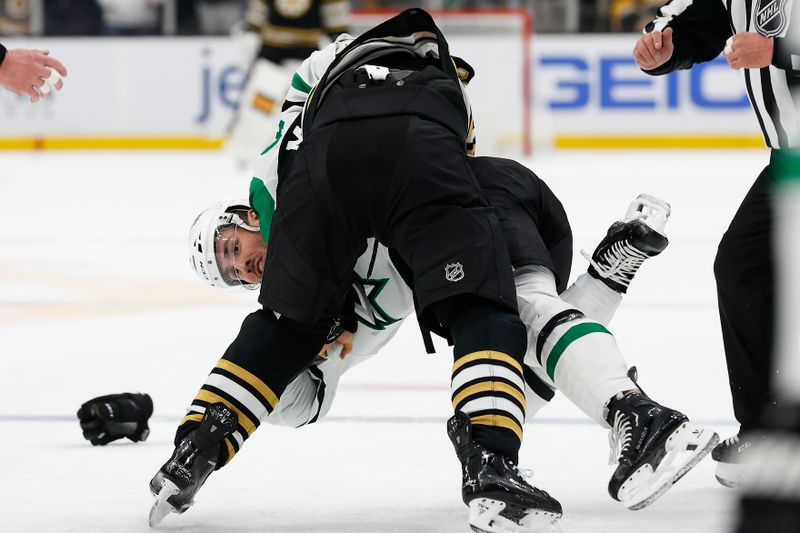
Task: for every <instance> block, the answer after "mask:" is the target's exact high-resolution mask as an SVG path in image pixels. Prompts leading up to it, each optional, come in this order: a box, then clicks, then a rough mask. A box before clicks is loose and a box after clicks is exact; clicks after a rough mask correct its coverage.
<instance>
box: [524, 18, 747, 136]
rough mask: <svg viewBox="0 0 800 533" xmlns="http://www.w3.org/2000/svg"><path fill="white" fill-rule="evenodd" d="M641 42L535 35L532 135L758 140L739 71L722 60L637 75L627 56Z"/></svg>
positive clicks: (632, 37) (621, 38) (622, 37)
mask: <svg viewBox="0 0 800 533" xmlns="http://www.w3.org/2000/svg"><path fill="white" fill-rule="evenodd" d="M638 37H639V36H638V35H635V34H631V35H609V36H597V35H585V36H540V37H537V38H536V39H535V40H534V63H535V64H534V69H533V72H534V74H533V82H534V83H533V87H534V89H533V98H534V116H535V122H534V130H536V128H539V131H538V132H536V131H535V133H537V137H540V136H541V135H543V134H546V135H556V136H558V135H565V134H566V135H569V134H601V133H611V134H620V135H623V134H630V135H637V134H645V135H670V134H671V135H680V134H690V135H701V134H704V135H714V134H725V135H745V136H749V135H754V136H758V135H759V131H760V130H759V129H758V124H757V121H756V118H755V115H754V114H753V111H752V110H751V109H750V103H749V101H748V99H747V94H746V92H745V85H744V79H743V77H742V73H741V72H737V71H735V70H733V69H731V68H730V67H729V66H728V64H727V62H726V61H725V59H724V57H718V58H717V59H715V60H714V61H710V62H707V63H700V64H697V65H695V66H694V67H693V68H692V69H690V70H683V71H678V72H674V73H671V74H669V75H666V76H649V75H647V74H645V73H643V72H642V71H641V70H639V67H638V66H637V65H636V63H635V62H634V60H633V56H632V54H631V51H632V49H633V47H634V44H635V42H636V40H637V39H638ZM543 130H546V131H545V132H544V133H543Z"/></svg>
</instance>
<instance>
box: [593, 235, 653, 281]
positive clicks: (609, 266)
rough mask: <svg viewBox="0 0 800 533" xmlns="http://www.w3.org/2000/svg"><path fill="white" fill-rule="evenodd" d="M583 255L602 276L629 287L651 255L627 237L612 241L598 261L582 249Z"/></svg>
mask: <svg viewBox="0 0 800 533" xmlns="http://www.w3.org/2000/svg"><path fill="white" fill-rule="evenodd" d="M581 255H582V256H583V257H585V258H586V260H587V261H589V264H591V265H592V266H593V267H594V269H595V270H596V271H597V273H598V274H599V275H600V277H602V278H606V279H610V280H611V281H614V282H616V283H619V284H620V285H624V286H625V287H627V286H628V285H629V284H630V281H631V279H632V278H633V276H634V275H635V274H636V271H637V270H639V267H640V266H642V263H644V261H645V259H647V258H648V257H649V256H648V255H647V254H645V253H644V252H641V251H640V250H638V249H637V248H636V247H634V246H632V245H631V244H630V243H629V242H628V241H627V239H626V240H624V241H619V242H615V243H612V244H611V246H610V247H609V249H608V250H606V251H605V252H604V253H603V254H602V255H601V256H600V257H599V258H598V260H597V261H595V260H594V259H592V256H591V254H589V253H588V252H587V251H586V250H581Z"/></svg>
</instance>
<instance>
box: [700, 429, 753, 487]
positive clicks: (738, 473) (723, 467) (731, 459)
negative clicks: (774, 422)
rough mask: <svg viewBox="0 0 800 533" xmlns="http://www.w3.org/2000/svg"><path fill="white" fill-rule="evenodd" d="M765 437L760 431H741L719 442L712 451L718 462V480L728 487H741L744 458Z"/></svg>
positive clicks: (716, 474) (712, 456)
mask: <svg viewBox="0 0 800 533" xmlns="http://www.w3.org/2000/svg"><path fill="white" fill-rule="evenodd" d="M763 438H764V436H763V434H760V433H745V434H742V433H741V432H739V433H737V434H736V435H734V436H732V437H728V438H727V439H725V440H724V441H722V442H720V443H719V444H717V446H716V447H715V448H714V450H713V451H712V452H711V458H712V459H713V460H714V461H716V462H717V471H716V472H715V476H716V478H717V481H719V482H720V483H722V484H723V485H725V486H726V487H731V488H736V487H739V486H740V485H741V484H742V481H743V478H744V471H745V469H746V467H745V461H744V458H745V457H746V456H747V455H748V454H749V453H750V451H751V449H752V448H753V447H754V446H755V445H757V444H758V442H759V441H761V440H763Z"/></svg>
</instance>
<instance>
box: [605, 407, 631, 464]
mask: <svg viewBox="0 0 800 533" xmlns="http://www.w3.org/2000/svg"><path fill="white" fill-rule="evenodd" d="M631 434H632V431H631V421H630V419H629V418H628V417H627V416H625V415H624V414H622V412H621V411H617V412H616V414H615V415H614V423H613V424H612V426H611V430H610V431H609V432H608V445H609V446H610V453H609V455H608V464H609V465H613V464H614V463H616V462H617V459H619V457H620V456H621V455H622V454H623V453H625V451H627V449H628V448H629V447H630V444H631Z"/></svg>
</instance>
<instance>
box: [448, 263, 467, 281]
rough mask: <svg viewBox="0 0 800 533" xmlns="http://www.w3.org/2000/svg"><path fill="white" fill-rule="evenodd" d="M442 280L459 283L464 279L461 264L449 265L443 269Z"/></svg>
mask: <svg viewBox="0 0 800 533" xmlns="http://www.w3.org/2000/svg"><path fill="white" fill-rule="evenodd" d="M444 278H445V279H446V280H447V281H453V282H455V281H461V280H462V279H464V267H463V266H462V265H461V263H450V264H448V265H447V266H446V267H444Z"/></svg>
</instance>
